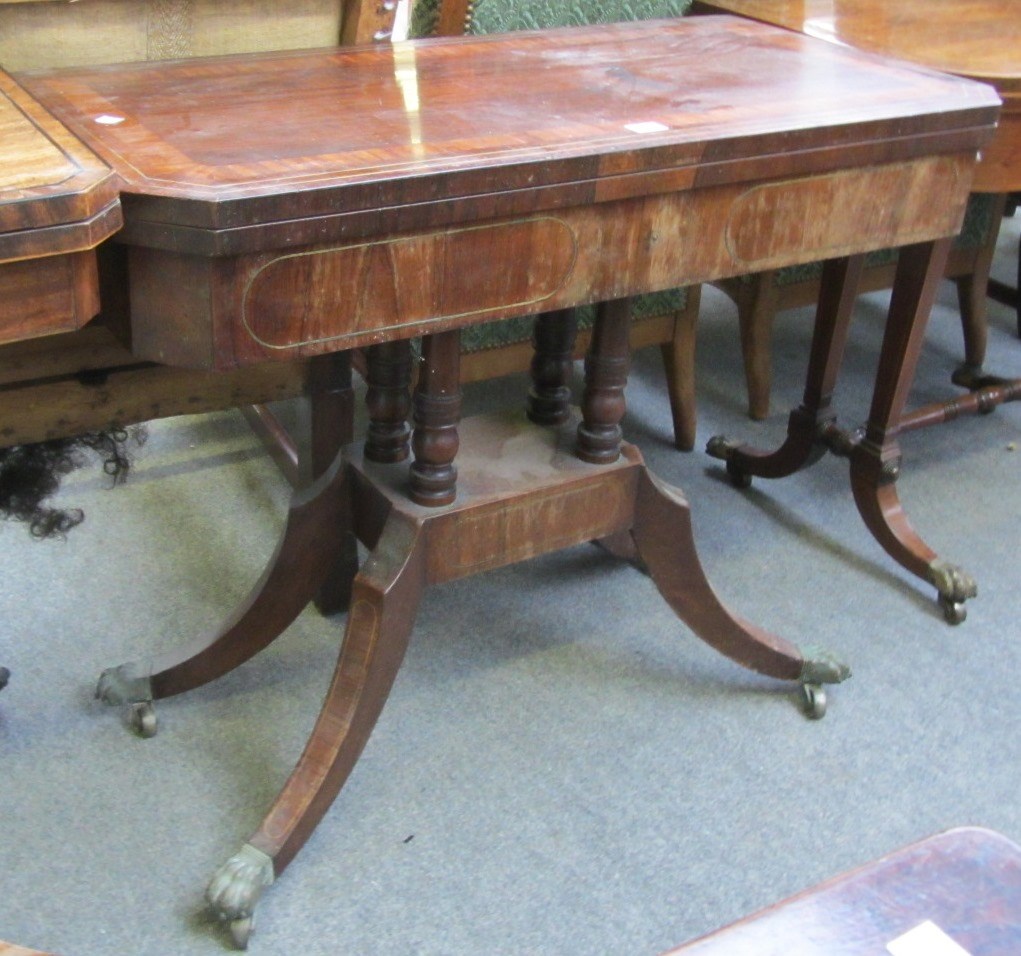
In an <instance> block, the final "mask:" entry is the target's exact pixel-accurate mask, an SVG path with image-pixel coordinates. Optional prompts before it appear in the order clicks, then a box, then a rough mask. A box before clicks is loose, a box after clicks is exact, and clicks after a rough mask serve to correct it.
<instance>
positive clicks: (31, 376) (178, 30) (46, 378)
mask: <svg viewBox="0 0 1021 956" xmlns="http://www.w3.org/2000/svg"><path fill="white" fill-rule="evenodd" d="M395 7H396V5H395V4H394V3H393V2H390V0H387V2H383V3H380V2H368V0H364V2H363V0H297V2H293V0H287V2H284V0H267V2H263V3H260V4H258V5H255V6H253V5H252V4H251V3H248V2H245V0H174V2H173V3H163V4H159V5H155V6H154V5H153V4H152V3H148V2H145V0H122V2H118V3H112V4H111V3H92V2H86V3H52V2H37V0H13V2H12V0H2V2H0V65H2V66H4V67H5V68H6V69H7V70H8V71H13V70H15V69H21V70H24V69H35V68H42V67H47V68H49V67H64V66H80V65H84V64H91V65H97V64H105V63H112V62H122V61H128V60H160V59H168V58H178V59H180V58H186V57H194V56H197V55H200V54H203V53H204V54H206V55H208V54H213V53H216V54H220V53H248V52H255V51H258V50H280V49H286V48H307V47H312V46H328V45H334V44H345V45H351V44H356V43H368V42H373V41H386V40H389V37H390V31H391V29H392V27H393V22H394V16H395ZM4 132H5V133H6V128H5V129H4ZM11 145H12V146H13V145H14V144H13V143H12V144H11ZM26 157H28V154H26ZM40 158H41V157H40ZM26 174H27V173H26V170H20V169H18V168H17V167H13V166H12V168H11V176H13V177H15V178H16V177H18V176H23V175H26ZM12 181H13V180H12ZM3 188H6V187H5V186H2V185H0V189H3ZM3 229H4V226H3V224H0V232H2V231H3ZM95 254H98V255H99V256H102V257H104V258H105V259H106V262H105V263H104V269H103V276H104V277H105V282H104V287H103V289H102V290H101V298H102V302H101V306H102V307H101V309H100V308H99V304H100V303H97V301H96V300H97V299H98V298H99V297H100V290H98V288H97V289H95V290H94V291H93V292H92V293H91V295H92V300H93V301H91V302H90V303H88V305H89V306H90V307H91V311H90V312H89V314H88V315H76V314H75V312H74V311H73V310H74V308H76V307H80V306H81V305H85V304H86V303H84V302H82V303H61V302H58V300H57V298H56V293H55V292H53V291H51V293H50V296H51V298H50V302H49V307H50V309H51V310H55V313H56V314H55V316H54V318H53V320H52V321H51V322H50V323H49V324H48V325H47V324H45V323H42V322H39V323H37V324H38V327H37V328H36V330H35V331H34V332H32V333H31V334H29V335H18V336H17V337H16V339H17V340H16V341H15V340H14V338H15V337H13V336H9V335H4V334H3V333H2V332H0V446H3V447H8V446H12V445H22V444H29V443H32V442H39V441H45V440H48V439H60V438H67V437H72V436H76V435H80V434H82V433H85V432H91V431H97V430H103V429H106V428H109V427H111V426H118V427H120V426H124V425H128V424H132V423H135V422H142V421H148V420H151V419H155V418H163V417H168V416H172V415H182V414H195V413H198V412H206V411H214V410H218V409H223V408H231V407H238V406H239V407H241V408H242V410H244V411H245V412H246V413H247V415H248V418H249V421H250V422H252V423H253V425H255V426H257V427H258V430H259V431H260V432H261V433H262V434H263V435H264V437H267V439H268V441H267V446H268V448H269V449H270V451H271V452H273V454H274V456H275V458H276V460H277V461H278V463H279V464H280V465H281V467H282V469H283V470H284V473H285V474H286V475H287V477H288V478H289V480H290V481H291V482H292V483H294V484H300V483H301V482H302V481H304V480H307V478H308V473H309V472H310V471H311V472H314V471H315V468H314V466H313V465H312V463H311V462H310V461H308V460H303V461H301V462H299V461H298V451H297V443H296V439H295V436H292V435H289V434H287V433H286V432H284V431H283V430H281V429H280V427H279V426H278V425H277V423H276V422H275V421H274V420H273V418H272V416H271V415H269V414H267V413H266V411H265V404H264V403H267V402H271V401H274V400H281V399H291V398H295V397H297V396H300V395H303V394H304V395H311V394H312V393H313V392H314V391H316V390H317V389H320V388H321V380H322V379H323V378H326V380H327V381H328V380H329V371H328V369H327V370H326V372H325V373H324V372H323V370H321V369H316V368H315V367H314V366H313V365H312V364H310V363H309V362H305V361H294V362H290V363H275V364H272V365H265V366H262V367H258V368H245V369H237V370H234V371H232V372H230V373H227V374H222V373H219V374H214V373H211V372H209V371H206V370H201V369H185V368H179V367H178V368H171V367H168V366H165V365H160V364H158V363H154V362H147V361H142V360H140V359H139V358H138V357H137V355H136V354H135V353H134V352H133V351H132V348H131V332H130V323H129V320H128V314H127V300H126V295H125V291H126V289H125V283H124V281H123V280H122V278H121V277H120V276H119V275H118V272H119V271H121V270H122V269H123V262H122V259H123V257H122V256H121V254H120V250H118V249H117V247H115V246H112V245H110V244H106V245H104V246H102V247H100V248H99V249H98V250H97V253H95ZM95 254H93V255H95ZM2 258H3V255H2V253H0V259H2ZM84 261H85V260H84V258H83V259H82V262H84ZM53 268H55V267H54V266H52V265H51V266H50V269H51V270H52V269H53ZM78 268H79V270H80V269H81V268H82V267H81V266H79V267H78ZM41 269H42V266H41V265H40V264H39V263H38V262H37V263H36V265H35V266H33V267H30V266H28V265H24V266H21V267H19V268H18V269H15V268H13V267H11V268H7V269H4V270H3V272H2V273H0V312H2V313H3V321H4V322H5V323H7V324H8V325H10V324H11V323H13V322H17V321H20V319H19V318H18V317H19V316H22V315H30V314H34V313H33V311H32V310H33V309H35V308H36V306H35V305H33V304H32V298H33V296H34V295H35V294H36V293H37V291H38V289H40V288H41V287H42V281H43V280H42V276H41V271H40V270H41ZM94 271H95V269H94V266H93V272H94ZM97 312H98V313H100V314H99V316H98V317H97V318H95V319H93V316H96V314H97ZM10 317H13V318H10ZM90 319H91V320H92V321H89V320H90ZM86 322H87V323H88V324H85V323H86ZM82 326H84V327H82ZM327 396H328V393H327ZM319 398H320V399H323V400H325V401H326V402H327V403H328V402H329V399H328V397H325V398H324V396H323V395H320V396H319ZM250 403H260V404H258V405H255V406H252V405H251V404H250ZM313 405H314V406H315V408H317V409H318V408H319V407H320V406H319V404H318V401H314V402H313ZM311 418H312V427H313V430H318V429H319V427H320V426H319V425H318V424H317V423H316V414H315V413H313V415H312V416H311Z"/></svg>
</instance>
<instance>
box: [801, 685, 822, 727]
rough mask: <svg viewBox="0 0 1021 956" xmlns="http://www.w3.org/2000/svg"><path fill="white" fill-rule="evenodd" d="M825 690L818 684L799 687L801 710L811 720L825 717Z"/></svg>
mask: <svg viewBox="0 0 1021 956" xmlns="http://www.w3.org/2000/svg"><path fill="white" fill-rule="evenodd" d="M826 705H827V700H826V690H825V688H823V687H822V686H821V685H820V684H802V685H801V708H802V710H804V712H805V714H806V716H808V717H811V718H812V720H820V719H821V718H823V717H825V716H826Z"/></svg>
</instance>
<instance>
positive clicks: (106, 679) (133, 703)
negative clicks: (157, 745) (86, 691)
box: [96, 664, 158, 737]
mask: <svg viewBox="0 0 1021 956" xmlns="http://www.w3.org/2000/svg"><path fill="white" fill-rule="evenodd" d="M96 699H97V700H101V701H102V702H103V703H104V704H110V705H111V706H113V707H123V706H125V705H128V706H130V708H131V709H130V712H129V715H128V723H129V724H130V725H131V728H132V730H134V731H135V733H137V734H138V735H139V736H140V737H155V736H156V729H157V726H158V725H157V720H156V711H155V709H154V707H153V703H152V682H151V681H150V680H149V677H148V675H140V674H138V673H137V667H136V666H135V665H133V664H121V665H120V666H119V667H110V668H108V669H107V670H105V671H103V673H102V674H100V675H99V683H98V684H97V685H96Z"/></svg>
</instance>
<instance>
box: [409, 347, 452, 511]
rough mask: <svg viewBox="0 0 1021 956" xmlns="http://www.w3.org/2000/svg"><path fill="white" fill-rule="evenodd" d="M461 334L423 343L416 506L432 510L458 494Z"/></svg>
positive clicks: (417, 416)
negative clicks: (457, 462) (456, 457)
mask: <svg viewBox="0 0 1021 956" xmlns="http://www.w3.org/2000/svg"><path fill="white" fill-rule="evenodd" d="M460 373H461V333H460V332H459V331H458V330H457V329H455V330H453V331H451V332H439V333H437V334H436V335H427V336H425V338H423V339H422V359H421V365H420V368H419V374H418V385H417V387H416V388H415V395H414V400H413V404H414V423H415V430H414V433H413V435H412V438H411V447H412V449H413V451H414V453H415V460H414V462H413V463H412V465H411V500H412V501H414V502H415V504H419V505H426V506H429V507H439V506H441V505H449V504H451V503H452V502H453V500H454V498H455V496H456V494H457V487H456V486H457V468H456V467H455V466H454V458H455V456H456V455H457V447H458V437H457V425H458V422H460V420H461V381H460V378H461V374H460Z"/></svg>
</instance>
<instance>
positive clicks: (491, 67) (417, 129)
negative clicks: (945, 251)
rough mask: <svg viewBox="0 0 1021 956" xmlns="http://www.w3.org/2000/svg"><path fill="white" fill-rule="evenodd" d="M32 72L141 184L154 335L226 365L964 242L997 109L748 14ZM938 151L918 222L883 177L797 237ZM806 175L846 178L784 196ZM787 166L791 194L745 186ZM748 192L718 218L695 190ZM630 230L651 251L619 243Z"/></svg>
mask: <svg viewBox="0 0 1021 956" xmlns="http://www.w3.org/2000/svg"><path fill="white" fill-rule="evenodd" d="M19 79H20V81H21V82H22V83H23V84H24V85H25V87H26V88H27V89H28V90H29V91H30V92H31V93H32V94H33V95H34V96H35V97H37V98H38V100H39V101H40V102H41V103H42V104H43V106H44V107H45V108H46V109H47V110H49V111H51V112H52V113H53V115H54V116H55V117H57V118H58V119H59V120H60V121H61V122H62V123H64V124H65V125H66V126H67V128H68V129H70V130H71V131H72V132H73V133H75V134H76V135H77V136H79V137H80V138H81V139H82V140H83V142H85V143H86V144H87V145H88V146H89V147H90V148H92V149H94V150H95V151H96V153H97V154H99V155H100V156H101V157H102V158H103V159H105V160H106V161H107V162H108V163H110V165H111V166H112V167H113V168H114V170H115V171H116V172H117V174H118V175H119V176H120V178H121V180H122V181H123V190H122V201H123V203H124V211H125V220H126V222H125V228H124V230H123V231H122V233H121V234H120V236H119V240H120V241H122V242H124V243H127V244H129V245H130V246H131V247H132V255H133V259H132V270H133V280H132V281H133V283H134V282H135V279H136V277H138V288H137V294H133V301H132V309H133V320H134V319H135V318H137V320H138V321H137V325H136V328H135V338H134V347H135V348H136V350H141V351H140V354H141V355H142V357H144V358H149V359H153V360H156V361H160V362H162V363H164V364H171V365H174V364H179V365H191V366H199V367H217V368H227V367H234V366H237V365H244V364H252V363H255V362H260V361H266V360H272V359H279V358H287V357H296V356H298V355H306V356H307V355H312V354H320V353H322V352H326V351H332V350H337V349H342V348H349V347H357V346H361V345H365V344H371V343H372V342H374V341H379V340H381V339H382V338H394V337H407V336H410V335H415V334H420V333H422V332H425V331H442V330H444V329H447V328H452V327H457V326H463V325H467V324H471V323H474V322H479V321H486V320H488V319H494V318H500V317H504V316H508V315H513V314H528V313H530V312H535V311H538V310H539V309H551V308H561V307H565V306H569V305H575V304H580V303H583V302H592V301H601V300H606V299H611V298H619V297H621V296H626V295H631V294H636V293H639V292H646V291H653V290H655V289H663V288H670V287H672V286H676V285H681V284H685V283H689V282H696V281H703V280H706V279H709V278H714V277H718V276H721V275H726V274H740V273H742V272H748V271H752V270H753V269H756V268H766V267H769V266H771V265H778V264H787V263H790V262H794V261H808V260H810V259H812V258H819V257H820V256H826V255H836V254H840V253H842V252H848V251H859V250H861V249H862V248H863V247H864V248H866V249H867V248H880V247H882V246H884V245H893V244H897V243H898V242H904V241H917V240H920V239H924V238H932V237H934V236H938V235H945V234H948V233H949V232H953V231H954V230H955V229H956V227H957V225H958V224H957V222H956V220H955V217H956V215H957V213H958V212H959V203H957V202H955V201H954V195H956V194H957V193H959V192H960V188H959V187H962V186H966V183H965V179H966V178H967V177H968V176H970V167H971V165H972V161H973V158H974V153H975V149H976V147H977V146H978V145H980V144H981V143H982V142H984V141H985V140H986V139H987V138H988V132H989V128H990V124H991V122H992V120H993V118H994V117H995V115H996V112H997V107H998V101H997V98H996V96H995V95H994V93H993V92H992V91H991V90H989V89H988V88H986V87H984V86H981V85H978V84H973V83H970V82H967V81H964V80H960V79H958V78H955V77H948V76H945V75H942V74H937V73H934V72H931V71H927V70H924V69H918V68H913V67H906V66H904V65H899V64H893V63H887V62H884V61H879V60H877V59H875V58H874V57H870V56H866V55H862V54H860V53H858V52H856V51H854V50H851V49H842V48H837V47H834V46H833V45H832V44H829V43H823V42H820V41H817V40H814V39H811V38H806V37H803V36H799V35H796V34H792V33H790V32H788V31H783V30H778V29H775V28H771V27H767V26H763V25H761V24H757V23H753V22H751V21H748V20H742V19H738V18H731V17H701V18H699V17H692V18H681V19H675V20H669V21H662V22H644V23H631V24H618V25H606V26H601V27H593V28H583V29H574V30H568V31H546V32H537V33H517V34H507V35H502V36H491V37H480V38H474V39H469V40H462V39H444V40H434V41H425V42H417V43H407V44H397V45H395V46H394V47H393V48H382V47H378V48H363V49H358V50H343V49H340V50H325V51H315V52H303V53H297V54H295V53H291V54H272V55H264V56H247V57H225V58H219V59H210V60H194V61H181V62H177V63H160V64H138V65H129V66H118V67H106V68H93V69H86V70H69V71H52V72H40V73H36V74H23V75H21V76H20V77H19ZM367 104H368V105H371V108H367ZM919 156H926V157H939V158H936V159H934V160H933V162H934V163H935V165H934V166H932V167H931V168H930V169H928V171H927V172H925V175H926V176H929V178H930V179H932V180H933V181H932V182H931V183H929V185H928V187H926V186H921V185H919V186H918V188H917V189H915V190H911V189H909V188H908V182H907V180H904V181H903V182H899V183H898V185H897V186H896V187H895V191H897V192H899V193H900V192H905V193H906V198H907V202H908V207H909V209H910V212H907V213H905V212H903V211H902V212H901V213H900V214H899V215H898V216H897V217H893V216H892V215H891V210H890V207H889V206H888V205H887V206H884V207H883V208H879V206H876V208H874V209H870V211H868V212H865V211H863V210H865V209H866V208H867V207H868V197H876V196H879V195H882V194H884V192H885V190H887V189H889V188H891V187H890V184H884V186H883V187H882V188H879V187H877V185H876V184H875V183H869V182H865V181H864V180H862V181H861V182H860V183H858V186H857V187H856V188H857V190H858V193H856V197H857V198H853V199H852V198H851V196H850V195H848V196H847V197H846V198H847V201H848V202H850V203H851V204H852V206H851V207H852V208H855V209H856V210H858V212H857V213H856V215H855V216H848V217H840V219H839V221H837V220H834V221H832V222H826V223H824V222H818V223H816V224H815V225H813V226H811V227H809V228H807V229H806V228H804V227H803V225H800V224H799V223H803V221H804V220H805V214H804V210H803V209H802V210H801V211H800V212H798V201H799V200H798V196H799V195H801V196H802V197H803V202H804V203H809V204H811V203H813V202H816V201H819V200H820V198H821V197H820V196H816V195H814V193H816V192H818V191H819V190H827V189H830V190H837V191H838V192H839V191H840V190H842V189H844V188H845V185H846V183H845V181H844V180H843V179H840V175H841V172H840V171H842V170H862V171H865V170H869V171H870V172H869V173H868V174H867V175H868V176H874V175H879V173H878V172H877V171H876V170H878V168H879V166H877V164H882V165H883V168H884V169H885V170H886V172H885V173H883V175H892V176H895V177H896V176H902V175H903V176H908V177H909V178H910V177H911V176H914V175H916V174H919V175H921V174H922V173H920V172H919V169H918V168H914V167H912V168H911V169H910V170H909V167H908V166H906V165H904V166H899V167H898V166H896V164H897V163H898V162H900V163H907V162H908V161H913V160H914V159H915V158H917V157H919ZM952 157H957V158H956V159H952ZM946 163H951V164H952V165H953V164H959V165H955V170H956V171H953V172H952V171H950V170H949V168H948V167H946ZM811 175H817V176H836V177H838V178H837V179H835V180H832V179H831V180H826V181H825V182H823V181H820V182H815V181H813V182H808V181H807V180H806V181H805V182H804V183H803V184H802V186H801V187H799V188H795V189H791V188H789V187H790V182H789V180H790V179H791V178H792V177H798V176H800V177H808V176H811ZM863 175H865V173H864V172H863ZM962 177H963V178H962ZM767 180H768V181H774V182H776V181H781V180H782V181H784V184H783V186H782V187H781V186H780V185H778V186H777V187H776V188H775V189H772V191H770V190H765V191H760V192H755V193H749V192H748V189H749V185H750V184H753V183H761V182H765V181H767ZM937 182H938V183H939V186H938V189H941V190H944V191H947V190H949V192H950V193H952V194H954V195H947V196H946V197H945V198H946V200H947V205H946V206H943V207H941V206H940V204H934V203H933V202H932V201H931V199H930V198H929V197H928V196H926V189H927V188H937V186H936V185H935V184H936V183H937ZM726 187H733V190H734V192H733V193H732V194H728V195H727V196H726V197H724V196H722V194H720V195H718V196H717V198H716V199H715V200H714V202H715V203H716V206H715V208H714V209H713V210H710V209H709V208H708V206H706V207H705V208H702V207H699V208H695V206H694V205H692V204H693V203H695V202H696V200H694V199H689V198H683V197H684V194H691V195H695V194H699V193H704V194H705V195H706V196H708V193H709V192H710V191H711V190H714V189H715V190H721V189H724V188H726ZM810 194H812V195H810ZM858 194H860V195H858ZM668 195H670V196H675V197H682V198H678V199H674V200H670V201H667V200H666V199H662V198H659V197H665V196H668ZM834 195H835V194H834ZM647 197H657V199H656V200H655V203H654V204H653V203H650V202H648V201H647ZM832 198H833V196H832V195H831V196H830V199H831V200H832ZM454 200H456V201H454ZM781 200H782V201H781ZM698 201H702V200H701V199H700V200H698ZM704 201H705V202H708V199H705V200H704ZM643 202H644V203H645V205H642V203H643ZM628 204H630V205H628ZM862 204H864V205H862ZM781 206H782V207H783V209H784V210H785V214H786V215H788V216H789V217H790V222H787V221H786V220H784V219H783V217H781V216H774V215H773V213H771V212H769V211H768V210H769V209H773V208H774V207H781ZM767 207H768V209H767ZM859 207H860V208H859ZM774 211H775V210H774ZM764 216H772V217H773V220H774V222H773V226H772V232H770V231H769V230H764V229H763V228H762V226H763V217H764ZM948 216H949V218H948ZM869 217H872V219H871V220H869ZM951 220H955V221H951ZM480 226H484V228H479V227H480ZM713 229H715V230H717V231H718V232H719V235H713V236H712V237H710V236H708V235H707V231H710V230H713ZM628 230H631V231H630V232H628ZM643 230H645V233H644V235H643V234H642V231H643ZM813 230H814V231H813ZM634 243H644V244H645V246H646V252H645V254H643V255H642V256H635V255H622V253H621V249H622V247H623V246H629V245H633V244H634ZM341 244H345V245H341ZM539 248H541V249H543V250H544V252H543V255H542V256H537V255H536V254H535V250H536V249H539ZM175 256H177V258H176V259H175V258H174V257H175ZM147 257H148V259H149V260H151V262H149V265H150V266H151V268H148V269H147V268H146V263H147ZM200 257H204V258H205V259H206V260H207V261H208V260H212V261H213V262H218V263H219V262H222V260H223V258H224V257H234V258H235V266H233V267H232V268H233V272H232V273H231V275H229V276H228V275H227V274H226V273H225V272H221V274H220V275H219V276H218V278H217V280H216V290H214V292H215V295H214V299H215V300H216V302H221V301H222V303H223V304H222V306H221V305H216V304H214V307H213V308H210V307H209V305H208V297H206V296H205V295H203V297H202V298H201V301H195V302H192V303H190V304H189V303H185V305H183V306H182V307H181V309H175V310H174V314H173V315H171V316H168V315H167V310H166V309H160V308H157V306H156V305H155V303H158V302H159V301H160V297H161V296H165V295H167V294H170V295H173V297H174V298H177V299H181V298H187V296H182V294H181V290H186V289H187V290H191V289H197V288H199V287H200V286H201V285H202V284H203V283H205V282H206V281H207V280H206V278H205V277H206V275H207V272H208V268H207V265H202V264H200V263H198V261H197V260H198V259H199V258H200ZM157 258H158V266H157V264H156V263H157ZM453 262H456V263H457V265H456V268H455V267H454V266H452V265H451V263H453ZM407 277H411V279H412V280H413V281H411V280H408V279H407ZM161 283H162V284H163V285H161ZM345 283H346V284H345ZM228 286H229V288H228ZM313 287H314V288H316V289H319V290H322V289H324V288H325V289H327V290H333V291H332V292H331V291H327V292H326V293H320V292H317V293H316V295H315V297H314V298H310V296H309V294H308V292H307V290H308V289H310V288H313ZM216 296H219V299H216ZM323 296H325V298H323ZM238 299H240V300H242V313H243V315H242V323H241V324H242V325H243V326H244V327H243V329H240V330H239V329H238V328H237V327H236V323H234V324H231V323H230V322H228V320H227V319H226V318H224V317H225V316H227V314H228V312H230V310H231V309H234V308H235V306H234V305H228V304H227V303H228V301H230V302H232V303H233V302H236V300H238ZM480 300H481V301H480ZM296 301H297V302H300V303H301V306H300V308H296V307H295V302H296ZM147 308H148V309H154V310H155V311H153V312H152V314H147V313H146V309H147ZM296 315H297V317H296ZM221 319H222V320H223V321H222V322H221ZM175 322H176V323H177V324H176V325H175V324H174V323H175ZM203 323H206V324H209V325H211V326H212V332H211V335H212V341H211V342H210V341H207V340H206V339H205V338H201V339H196V334H195V329H196V327H198V326H201V325H202V324H203ZM218 323H220V324H218Z"/></svg>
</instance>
